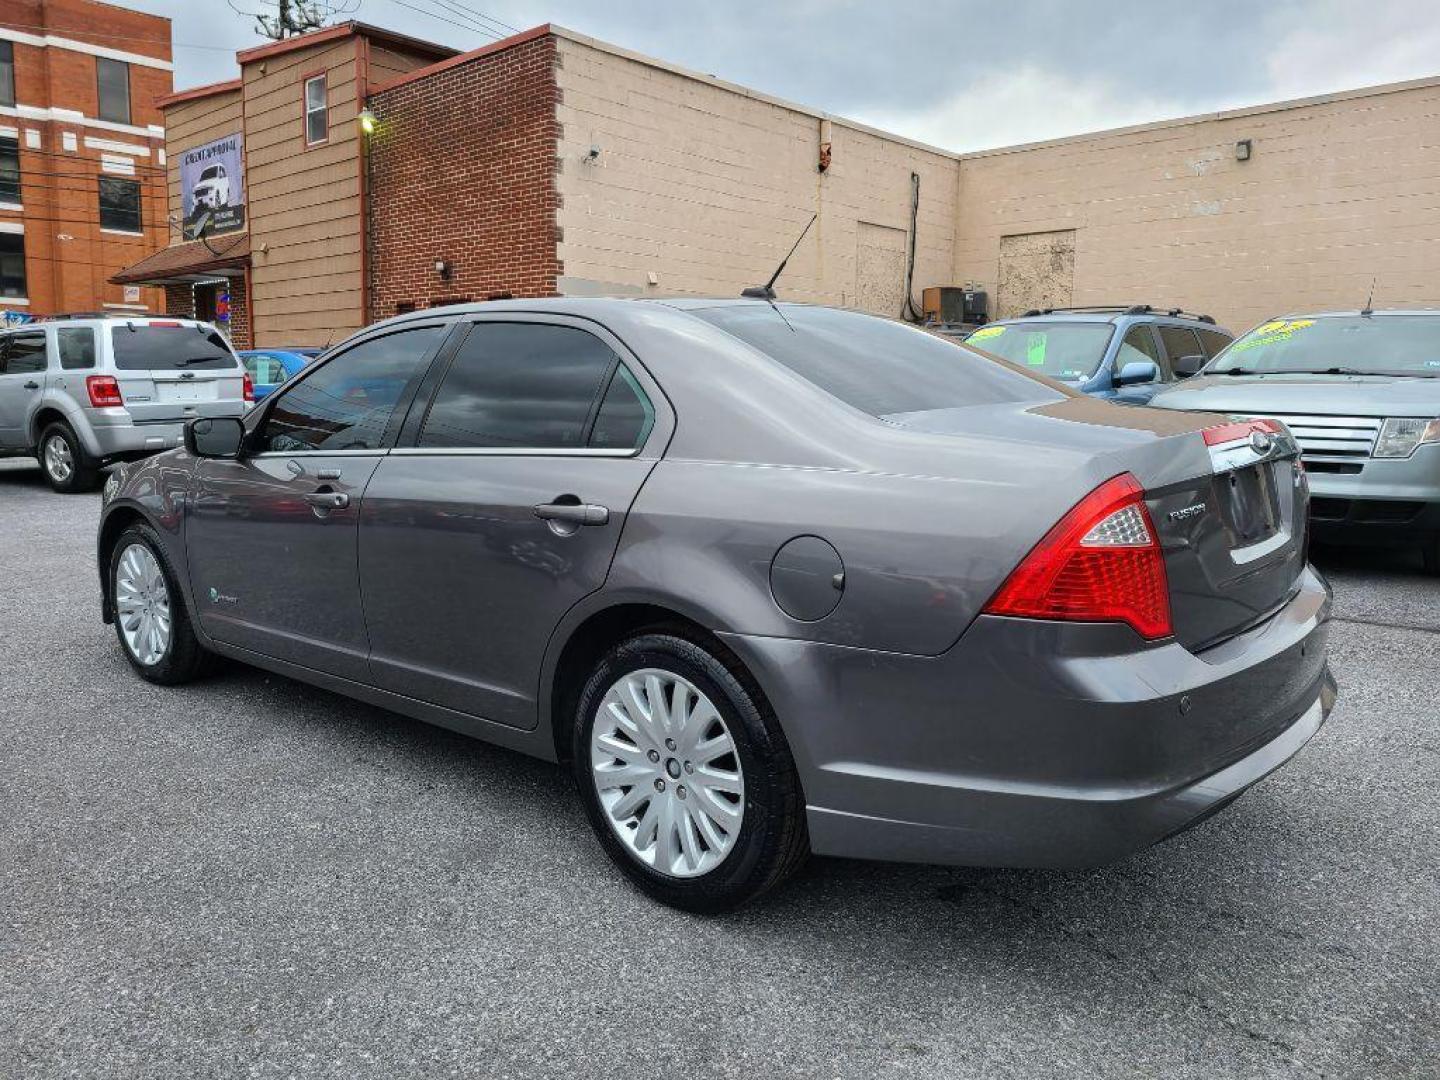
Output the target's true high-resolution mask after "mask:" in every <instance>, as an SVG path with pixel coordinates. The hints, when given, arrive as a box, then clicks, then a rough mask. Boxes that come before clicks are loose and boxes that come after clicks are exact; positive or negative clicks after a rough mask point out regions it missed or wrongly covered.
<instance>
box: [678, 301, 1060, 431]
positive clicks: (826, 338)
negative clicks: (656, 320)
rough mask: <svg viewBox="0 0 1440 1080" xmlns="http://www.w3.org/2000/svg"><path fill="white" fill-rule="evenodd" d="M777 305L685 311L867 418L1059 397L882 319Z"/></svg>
mask: <svg viewBox="0 0 1440 1080" xmlns="http://www.w3.org/2000/svg"><path fill="white" fill-rule="evenodd" d="M779 308H780V311H777V310H776V309H775V308H774V307H771V306H770V305H769V304H767V303H765V302H763V301H756V302H754V303H745V304H731V305H727V306H725V307H714V308H699V309H692V310H691V314H692V315H698V316H699V317H700V318H702V319H704V320H705V321H706V322H709V323H713V324H714V325H715V326H718V327H720V329H722V330H725V331H727V332H728V333H731V334H734V335H735V336H736V337H737V338H739V339H740V340H741V341H744V342H745V343H746V344H748V345H751V346H753V347H754V348H756V349H759V350H760V351H761V352H763V353H765V354H766V355H767V356H769V357H771V358H772V359H773V360H775V361H776V362H777V363H780V364H783V365H784V366H785V367H787V368H789V369H790V370H791V371H793V372H795V373H796V374H797V375H799V376H800V377H801V378H803V379H806V380H807V381H809V382H811V383H813V384H815V385H816V386H818V387H819V388H820V389H821V390H824V391H826V392H827V393H829V394H833V395H834V396H835V397H837V398H839V399H840V400H841V401H844V402H846V403H847V404H849V405H851V406H853V407H854V408H857V409H861V410H863V411H864V412H867V413H870V414H871V415H872V416H891V415H896V414H900V413H907V412H921V411H925V410H930V409H949V408H955V407H958V406H962V405H987V404H994V403H996V402H1002V401H1032V400H1035V399H1037V398H1045V397H1052V396H1061V395H1062V394H1063V392H1062V391H1059V390H1056V389H1055V388H1054V384H1053V383H1042V382H1040V381H1039V380H1037V379H1032V378H1028V377H1027V376H1025V375H1024V374H1022V373H1020V372H1018V371H1016V370H1014V369H1013V368H1011V367H1009V366H1008V365H1006V364H1002V363H1000V362H999V361H997V360H987V359H986V358H985V357H983V356H979V355H977V354H976V353H974V352H972V351H971V350H969V349H967V348H964V347H962V346H960V345H957V344H955V343H953V342H951V341H947V340H945V339H943V338H940V337H937V336H935V335H934V334H928V333H926V332H925V331H924V330H916V329H915V328H913V327H909V326H904V325H902V324H900V323H897V322H891V321H889V320H888V319H881V318H877V317H876V316H873V315H861V314H859V313H858V312H854V311H837V310H835V309H834V308H821V307H814V308H811V307H804V306H802V305H796V304H781V305H779ZM781 311H783V312H784V315H783V317H782V315H781Z"/></svg>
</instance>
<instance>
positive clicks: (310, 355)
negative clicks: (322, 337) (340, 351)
mask: <svg viewBox="0 0 1440 1080" xmlns="http://www.w3.org/2000/svg"><path fill="white" fill-rule="evenodd" d="M319 355H320V350H319V349H304V350H303V351H302V350H300V349H247V350H245V351H244V352H241V353H240V354H239V356H240V362H241V363H243V364H244V365H245V370H246V371H248V372H249V373H250V381H251V382H253V383H254V384H255V400H256V401H257V402H259V401H264V400H265V399H266V398H267V397H269V396H270V394H271V393H272V392H273V391H274V390H275V388H276V387H277V386H279V385H280V384H281V383H283V382H284V381H285V380H286V379H288V378H290V377H291V376H292V375H295V374H297V373H298V372H299V371H301V370H302V369H303V368H304V367H305V365H306V364H308V363H310V361H311V360H313V359H315V357H317V356H319Z"/></svg>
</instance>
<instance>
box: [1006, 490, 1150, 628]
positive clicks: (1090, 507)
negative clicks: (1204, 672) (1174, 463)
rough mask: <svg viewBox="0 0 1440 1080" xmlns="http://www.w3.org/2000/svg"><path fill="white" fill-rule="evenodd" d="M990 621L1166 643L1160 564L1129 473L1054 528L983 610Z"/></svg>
mask: <svg viewBox="0 0 1440 1080" xmlns="http://www.w3.org/2000/svg"><path fill="white" fill-rule="evenodd" d="M985 611H986V613H988V614H991V615H1013V616H1018V617H1020V618H1026V619H1053V620H1060V621H1065V622H1123V623H1127V624H1128V625H1130V626H1132V627H1134V629H1135V631H1136V633H1138V634H1139V635H1140V636H1141V637H1143V638H1146V639H1147V640H1151V641H1153V640H1155V639H1157V638H1163V637H1169V636H1170V635H1171V634H1172V633H1173V632H1174V631H1173V628H1172V625H1171V621H1170V586H1169V582H1168V581H1167V580H1166V577H1165V556H1164V554H1163V553H1162V552H1161V550H1160V541H1159V538H1158V536H1157V535H1156V532H1155V526H1154V523H1153V522H1151V520H1150V511H1149V510H1147V509H1146V507H1145V493H1144V490H1143V489H1142V488H1141V487H1140V483H1139V481H1137V480H1136V479H1135V477H1133V476H1131V475H1130V474H1129V473H1123V474H1122V475H1120V476H1116V477H1114V478H1113V479H1110V480H1107V481H1106V482H1105V483H1103V484H1101V485H1100V486H1099V487H1098V488H1096V489H1095V490H1094V491H1092V492H1091V493H1090V494H1089V495H1087V496H1085V498H1083V499H1081V500H1080V502H1079V503H1078V504H1077V505H1076V506H1075V507H1074V509H1072V510H1071V511H1070V512H1069V513H1067V514H1066V515H1065V516H1064V517H1063V518H1061V519H1060V520H1059V522H1057V523H1056V525H1055V527H1054V528H1052V529H1051V530H1050V531H1049V532H1048V533H1046V534H1045V537H1044V539H1042V540H1041V541H1040V543H1038V544H1036V545H1035V547H1034V549H1033V550H1032V551H1031V552H1030V554H1029V555H1027V556H1025V559H1024V561H1023V562H1021V563H1020V565H1019V566H1017V567H1016V568H1015V570H1014V572H1013V573H1012V574H1011V575H1010V577H1009V578H1007V579H1006V581H1005V584H1004V585H1002V586H1000V591H999V592H997V593H996V594H995V595H994V597H992V598H991V600H990V603H988V604H986V605H985Z"/></svg>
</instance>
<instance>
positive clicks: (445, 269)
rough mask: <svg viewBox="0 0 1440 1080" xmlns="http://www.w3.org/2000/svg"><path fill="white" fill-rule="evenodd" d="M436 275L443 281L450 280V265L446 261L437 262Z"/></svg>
mask: <svg viewBox="0 0 1440 1080" xmlns="http://www.w3.org/2000/svg"><path fill="white" fill-rule="evenodd" d="M435 273H437V274H439V275H440V280H441V281H449V280H450V264H449V263H448V262H446V261H445V260H444V259H436V260H435Z"/></svg>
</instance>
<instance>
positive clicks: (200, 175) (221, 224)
mask: <svg viewBox="0 0 1440 1080" xmlns="http://www.w3.org/2000/svg"><path fill="white" fill-rule="evenodd" d="M180 198H181V200H182V206H183V209H184V211H185V239H187V240H195V239H198V238H199V237H201V236H214V235H216V234H218V233H228V232H236V231H238V230H240V229H243V228H244V227H245V155H244V148H243V143H242V136H241V135H240V134H239V133H238V132H237V133H236V134H234V135H226V136H224V137H223V138H219V139H215V140H213V141H212V142H208V143H203V144H201V145H200V146H195V147H191V148H190V149H189V150H183V151H181V154H180Z"/></svg>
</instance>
